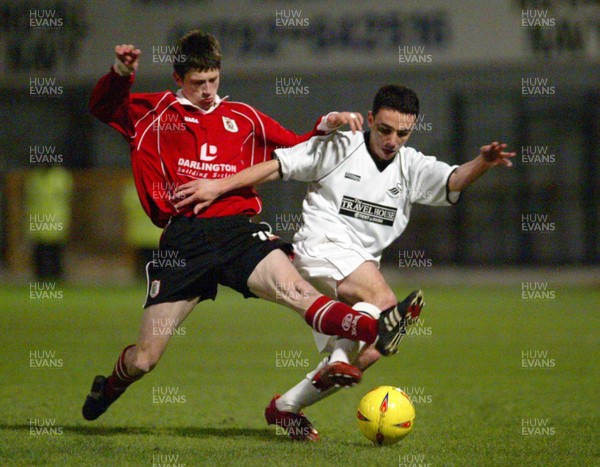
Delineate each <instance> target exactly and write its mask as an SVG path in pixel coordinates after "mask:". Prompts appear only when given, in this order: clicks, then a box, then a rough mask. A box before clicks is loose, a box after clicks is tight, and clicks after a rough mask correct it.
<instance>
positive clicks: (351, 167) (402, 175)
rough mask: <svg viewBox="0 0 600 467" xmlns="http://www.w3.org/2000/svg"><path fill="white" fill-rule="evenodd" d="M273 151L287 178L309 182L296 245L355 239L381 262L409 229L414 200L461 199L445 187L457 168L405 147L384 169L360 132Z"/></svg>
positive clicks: (447, 202)
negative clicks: (390, 246)
mask: <svg viewBox="0 0 600 467" xmlns="http://www.w3.org/2000/svg"><path fill="white" fill-rule="evenodd" d="M275 154H276V157H277V158H278V159H279V161H280V162H281V171H282V174H283V179H284V180H289V179H293V180H299V181H304V182H310V184H309V186H308V190H307V194H306V197H305V198H304V201H303V204H302V220H303V225H302V227H301V228H300V230H299V231H298V232H297V233H296V235H295V236H294V243H296V242H301V241H303V242H306V243H307V244H308V243H310V244H313V245H314V244H318V243H319V242H326V241H329V242H334V243H337V242H340V243H344V244H348V243H351V244H354V245H359V246H361V247H362V248H364V249H365V250H366V251H367V252H369V253H370V254H371V255H373V256H374V257H376V258H377V260H380V257H381V253H382V251H383V249H384V248H386V247H387V246H388V245H389V244H390V243H392V242H393V241H394V240H395V239H396V238H398V237H399V236H400V235H401V234H402V232H403V231H404V229H405V228H406V226H407V224H408V220H409V217H410V210H411V208H412V205H413V204H414V203H420V204H428V205H431V206H447V205H450V204H454V203H456V202H457V201H458V198H459V197H460V192H448V190H447V183H448V179H449V177H450V174H451V173H452V172H453V171H454V170H455V168H456V167H457V166H450V165H448V164H446V163H444V162H440V161H438V160H437V159H436V158H435V157H432V156H425V155H423V154H422V153H421V152H418V151H416V150H415V149H413V148H408V147H402V148H401V149H400V151H399V154H397V155H396V156H395V158H394V159H393V161H392V162H391V163H390V164H389V165H388V166H387V167H386V168H385V169H384V170H383V171H381V172H380V171H379V169H378V168H377V166H376V165H375V162H374V161H373V159H372V157H371V155H370V154H369V152H368V150H367V145H366V143H365V135H364V134H363V133H361V132H357V133H355V134H352V132H351V131H345V132H340V131H337V132H333V133H331V134H329V135H327V136H315V137H313V138H311V139H309V140H308V141H306V142H304V143H301V144H298V145H296V146H294V147H291V148H285V149H278V150H276V151H275Z"/></svg>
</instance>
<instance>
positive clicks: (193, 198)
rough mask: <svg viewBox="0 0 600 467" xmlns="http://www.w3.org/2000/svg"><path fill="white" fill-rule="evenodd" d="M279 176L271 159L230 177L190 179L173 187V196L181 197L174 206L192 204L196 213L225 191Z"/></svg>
mask: <svg viewBox="0 0 600 467" xmlns="http://www.w3.org/2000/svg"><path fill="white" fill-rule="evenodd" d="M279 178H280V175H279V161H277V160H274V159H273V160H270V161H266V162H261V163H260V164H256V165H253V166H250V167H248V168H246V169H244V170H242V171H241V172H238V173H237V174H235V175H232V176H231V177H227V178H218V179H210V180H209V179H199V180H192V181H191V182H188V183H186V184H184V185H180V186H178V187H177V188H176V189H175V198H176V199H181V201H179V202H178V203H177V204H175V207H176V208H177V209H182V208H185V207H186V206H189V205H192V204H193V205H194V214H198V213H199V212H200V211H201V210H202V209H204V208H206V207H208V206H210V204H211V203H212V202H213V201H214V200H215V199H217V198H218V197H219V196H222V195H224V194H225V193H228V192H230V191H233V190H237V189H239V188H244V187H249V186H255V185H260V184H262V183H266V182H270V181H273V180H277V179H279Z"/></svg>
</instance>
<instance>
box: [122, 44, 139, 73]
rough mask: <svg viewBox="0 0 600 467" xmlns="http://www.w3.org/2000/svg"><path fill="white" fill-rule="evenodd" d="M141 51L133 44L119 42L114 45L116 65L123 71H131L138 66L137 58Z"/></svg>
mask: <svg viewBox="0 0 600 467" xmlns="http://www.w3.org/2000/svg"><path fill="white" fill-rule="evenodd" d="M141 53H142V51H141V50H140V49H136V48H135V46H134V45H133V44H121V45H116V46H115V56H116V59H117V61H116V64H115V65H116V66H117V67H118V68H119V71H121V72H123V73H133V72H134V71H136V70H137V67H138V58H139V56H140V54H141Z"/></svg>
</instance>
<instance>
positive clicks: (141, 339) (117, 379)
mask: <svg viewBox="0 0 600 467" xmlns="http://www.w3.org/2000/svg"><path fill="white" fill-rule="evenodd" d="M196 303H198V299H197V298H195V299H192V300H181V301H178V302H173V303H159V304H156V305H151V306H149V307H147V308H146V309H145V310H144V314H143V316H142V324H141V326H140V332H139V335H138V338H137V341H136V343H135V344H134V345H130V346H128V347H125V349H123V351H122V352H121V354H120V355H119V358H118V359H117V362H116V364H115V367H114V370H113V373H112V374H111V375H110V376H108V377H104V376H102V375H98V376H96V378H95V379H94V382H93V384H92V389H91V392H90V394H89V395H88V396H87V398H86V400H85V404H84V405H83V410H82V413H83V417H84V418H85V419H86V420H95V419H96V418H98V417H99V416H100V415H102V414H103V413H104V412H106V410H107V409H108V407H109V406H110V405H111V404H112V403H113V402H114V401H116V400H117V399H118V398H119V397H120V396H121V394H123V393H124V392H125V389H127V387H128V386H129V385H131V384H132V383H134V382H135V381H137V380H138V379H140V378H141V377H142V376H144V375H145V374H146V373H148V372H149V371H152V369H154V367H155V366H156V364H157V363H158V361H159V360H160V357H161V356H162V354H163V353H164V351H165V349H166V347H167V344H168V342H169V339H170V338H171V336H172V335H173V332H174V331H175V329H176V328H177V327H179V326H180V325H181V323H183V321H184V320H185V318H187V316H188V315H189V314H190V312H191V311H192V309H193V308H194V306H195V305H196Z"/></svg>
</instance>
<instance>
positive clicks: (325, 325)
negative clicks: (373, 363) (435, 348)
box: [248, 250, 402, 355]
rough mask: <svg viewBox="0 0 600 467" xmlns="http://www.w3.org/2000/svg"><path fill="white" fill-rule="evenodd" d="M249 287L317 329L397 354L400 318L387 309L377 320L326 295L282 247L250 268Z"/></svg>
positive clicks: (396, 311)
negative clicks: (297, 266)
mask: <svg viewBox="0 0 600 467" xmlns="http://www.w3.org/2000/svg"><path fill="white" fill-rule="evenodd" d="M248 287H249V288H250V290H251V291H252V292H253V293H254V294H255V295H256V296H258V297H261V298H264V299H266V300H269V301H272V302H276V303H281V304H284V305H286V306H288V307H289V308H292V309H294V310H296V311H297V312H298V313H300V315H301V316H303V317H304V320H305V321H306V322H307V323H308V324H309V325H310V326H311V327H312V328H313V329H315V330H316V331H318V332H320V333H322V334H326V335H330V336H339V337H345V338H347V339H350V340H353V341H364V342H368V343H375V346H376V348H377V349H378V350H379V351H380V352H381V353H383V354H384V355H391V354H394V353H396V351H397V344H398V342H399V340H400V326H401V322H402V317H401V315H400V313H399V312H398V310H396V309H392V308H390V309H389V310H387V311H386V312H382V313H381V317H380V319H374V318H372V317H370V316H367V315H365V314H362V313H360V312H358V311H356V310H353V309H352V308H351V307H350V306H348V305H347V304H345V303H342V302H339V301H335V300H333V299H331V298H329V297H326V296H324V295H322V294H320V293H319V292H317V290H316V289H315V288H314V287H313V286H312V285H310V284H309V283H308V282H306V280H304V279H303V278H302V277H301V276H300V273H299V272H298V271H297V270H296V268H295V267H294V266H293V265H292V263H291V261H290V259H289V258H288V257H287V255H286V254H285V253H283V252H282V251H281V250H274V251H271V252H270V253H269V254H268V255H267V256H266V257H265V258H263V260H262V261H261V262H260V263H258V265H257V266H256V267H255V268H254V271H252V274H251V275H250V277H249V278H248Z"/></svg>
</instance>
